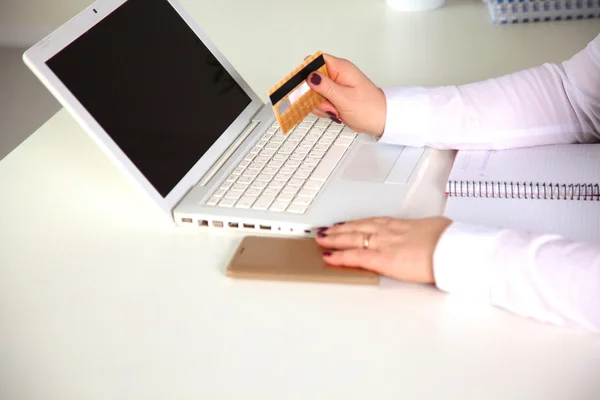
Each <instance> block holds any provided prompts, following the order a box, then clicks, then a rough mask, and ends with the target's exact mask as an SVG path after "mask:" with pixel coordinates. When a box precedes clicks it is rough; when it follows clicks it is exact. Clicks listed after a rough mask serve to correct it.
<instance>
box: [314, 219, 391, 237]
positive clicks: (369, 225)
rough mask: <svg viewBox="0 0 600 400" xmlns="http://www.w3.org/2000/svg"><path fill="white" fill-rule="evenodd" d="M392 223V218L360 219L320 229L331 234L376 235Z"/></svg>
mask: <svg viewBox="0 0 600 400" xmlns="http://www.w3.org/2000/svg"><path fill="white" fill-rule="evenodd" d="M391 222H392V218H388V217H373V218H365V219H358V220H354V221H349V222H339V223H337V224H335V225H334V226H331V227H324V228H321V229H319V230H320V231H321V232H324V233H327V234H328V235H330V234H340V233H350V232H361V233H375V232H377V231H379V230H381V229H382V227H384V226H388V225H389V224H390V223H391Z"/></svg>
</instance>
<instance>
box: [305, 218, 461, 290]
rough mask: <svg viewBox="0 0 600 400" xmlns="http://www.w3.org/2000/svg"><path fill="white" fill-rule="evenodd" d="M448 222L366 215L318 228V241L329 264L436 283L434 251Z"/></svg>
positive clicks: (441, 219) (436, 219)
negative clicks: (363, 217) (365, 216)
mask: <svg viewBox="0 0 600 400" xmlns="http://www.w3.org/2000/svg"><path fill="white" fill-rule="evenodd" d="M450 224H451V221H450V220H449V219H447V218H444V217H433V218H424V219H394V218H369V219H362V220H357V221H351V222H346V223H340V224H336V225H334V226H332V227H329V228H321V229H320V230H319V232H318V233H317V238H316V241H317V243H318V244H319V245H320V246H321V247H323V248H324V249H325V252H324V253H323V258H324V260H325V261H326V262H327V263H328V264H330V265H336V266H344V267H358V268H363V269H367V270H371V271H374V272H376V273H379V274H381V275H385V276H388V277H390V278H395V279H399V280H403V281H409V282H419V283H435V278H434V273H433V254H434V251H435V248H436V247H437V243H438V241H439V239H440V237H441V236H442V233H444V231H445V230H446V228H447V227H448V226H449V225H450Z"/></svg>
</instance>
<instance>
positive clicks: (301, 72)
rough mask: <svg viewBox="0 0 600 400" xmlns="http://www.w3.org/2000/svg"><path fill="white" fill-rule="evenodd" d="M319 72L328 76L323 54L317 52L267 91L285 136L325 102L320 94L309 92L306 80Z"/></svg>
mask: <svg viewBox="0 0 600 400" xmlns="http://www.w3.org/2000/svg"><path fill="white" fill-rule="evenodd" d="M314 71H319V72H320V73H321V74H323V75H325V76H328V73H327V66H326V65H325V59H324V58H323V53H322V52H321V51H317V52H316V53H315V54H313V55H312V56H310V57H309V58H307V59H306V60H304V62H303V63H302V64H300V65H299V66H298V67H297V68H296V69H294V70H293V71H292V72H291V73H290V74H289V75H287V76H286V77H285V78H283V79H282V80H281V81H279V82H278V83H277V84H276V85H275V86H273V88H271V90H269V99H270V100H271V104H272V105H273V111H274V112H275V117H276V118H277V122H278V123H279V127H280V129H281V131H282V132H283V133H284V134H285V133H288V132H289V131H291V130H292V128H293V127H294V126H296V125H297V124H298V123H300V122H301V121H302V120H303V119H304V118H306V117H307V116H308V115H309V114H310V113H311V112H312V111H313V110H314V109H315V108H316V107H317V106H318V105H319V104H321V103H322V102H323V100H325V99H324V98H323V96H321V95H320V94H318V93H316V92H314V91H312V90H310V87H309V86H308V83H306V79H307V78H308V75H310V73H311V72H314Z"/></svg>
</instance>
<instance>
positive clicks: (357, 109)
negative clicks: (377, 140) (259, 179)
mask: <svg viewBox="0 0 600 400" xmlns="http://www.w3.org/2000/svg"><path fill="white" fill-rule="evenodd" d="M323 58H324V59H325V65H326V66H327V72H328V74H329V77H327V76H325V75H323V74H321V73H318V72H314V73H312V74H310V75H309V76H308V79H307V82H308V85H309V86H310V88H311V89H312V90H313V91H315V92H317V93H319V94H320V95H322V96H323V97H325V99H326V100H325V101H324V102H323V103H322V104H321V105H319V107H318V108H317V109H316V110H314V114H316V115H317V116H319V117H321V118H331V119H332V120H334V121H336V122H337V123H342V121H343V123H344V124H345V125H347V126H348V127H350V128H351V129H352V130H354V131H356V132H361V133H366V134H369V135H373V136H376V137H378V136H381V135H382V134H383V131H384V128H385V119H386V100H385V94H384V93H383V91H382V90H381V89H380V88H378V87H377V86H375V84H373V82H371V80H369V78H367V76H366V75H365V74H363V73H362V72H361V71H360V69H358V68H357V67H356V66H355V65H354V64H352V63H351V62H350V61H348V60H345V59H342V58H336V57H333V56H331V55H328V54H324V55H323Z"/></svg>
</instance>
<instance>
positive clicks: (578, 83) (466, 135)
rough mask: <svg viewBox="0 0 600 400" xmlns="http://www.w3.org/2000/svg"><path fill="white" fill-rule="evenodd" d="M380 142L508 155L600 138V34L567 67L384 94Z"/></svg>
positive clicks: (546, 66) (549, 66) (390, 90)
mask: <svg viewBox="0 0 600 400" xmlns="http://www.w3.org/2000/svg"><path fill="white" fill-rule="evenodd" d="M384 93H385V96H386V103H387V111H386V123H385V130H384V134H383V136H382V137H381V139H380V141H381V142H384V143H394V144H402V145H409V146H429V147H433V148H438V149H503V148H512V147H524V146H537V145H544V144H556V143H575V142H581V143H583V142H591V141H595V140H598V138H599V137H600V136H599V135H598V132H599V131H600V35H599V36H597V37H596V38H595V39H594V40H593V41H592V42H590V43H589V44H588V46H587V47H586V48H585V49H583V50H582V51H580V52H579V53H577V54H576V55H575V56H573V57H572V58H571V59H569V60H568V61H565V62H563V63H561V64H544V65H542V66H539V67H535V68H531V69H527V70H523V71H520V72H516V73H513V74H509V75H506V76H503V77H499V78H495V79H489V80H486V81H482V82H477V83H471V84H466V85H461V86H443V87H434V88H425V87H409V88H403V87H398V88H387V89H384Z"/></svg>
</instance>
